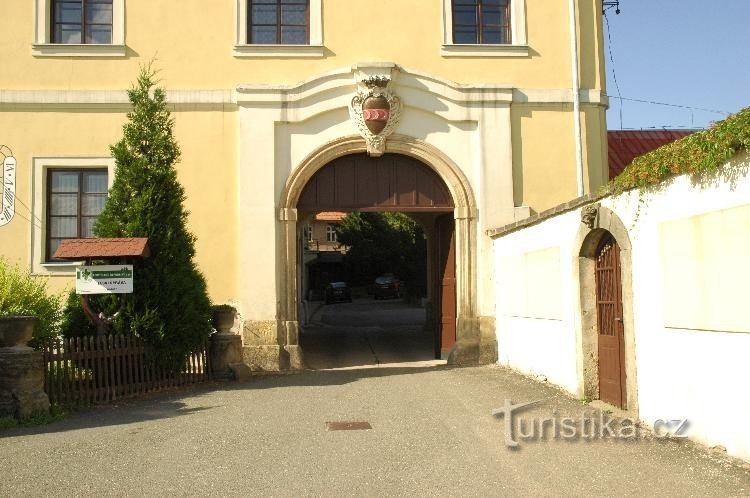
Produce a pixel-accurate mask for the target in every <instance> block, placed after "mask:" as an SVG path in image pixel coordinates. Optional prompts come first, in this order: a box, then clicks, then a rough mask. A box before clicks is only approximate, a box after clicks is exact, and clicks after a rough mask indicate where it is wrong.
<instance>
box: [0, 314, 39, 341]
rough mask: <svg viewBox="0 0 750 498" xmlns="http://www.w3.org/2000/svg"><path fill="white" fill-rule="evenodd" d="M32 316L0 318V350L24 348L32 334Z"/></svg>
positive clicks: (33, 322)
mask: <svg viewBox="0 0 750 498" xmlns="http://www.w3.org/2000/svg"><path fill="white" fill-rule="evenodd" d="M35 323H36V318H34V317H33V316H4V317H0V348H15V347H25V346H26V345H27V344H28V343H29V341H30V340H31V337H32V336H33V334H34V324H35Z"/></svg>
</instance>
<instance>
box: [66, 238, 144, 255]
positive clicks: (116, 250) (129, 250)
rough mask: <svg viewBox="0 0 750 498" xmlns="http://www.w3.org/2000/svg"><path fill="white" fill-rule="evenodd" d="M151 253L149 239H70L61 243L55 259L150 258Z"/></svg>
mask: <svg viewBox="0 0 750 498" xmlns="http://www.w3.org/2000/svg"><path fill="white" fill-rule="evenodd" d="M150 254H151V251H150V249H149V247H148V239H147V238H128V239H68V240H63V241H62V242H60V246H59V247H58V248H57V251H55V255H54V258H55V259H91V258H122V257H128V256H131V257H132V256H138V257H142V258H145V257H148V256H149V255H150Z"/></svg>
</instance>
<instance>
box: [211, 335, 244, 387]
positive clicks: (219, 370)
mask: <svg viewBox="0 0 750 498" xmlns="http://www.w3.org/2000/svg"><path fill="white" fill-rule="evenodd" d="M241 363H242V337H241V336H239V335H238V334H232V333H217V334H214V335H212V336H211V371H212V373H213V375H214V378H216V379H223V380H231V379H233V378H234V377H235V374H234V368H237V367H236V365H238V364H241ZM233 365H234V366H235V367H234V368H232V366H233Z"/></svg>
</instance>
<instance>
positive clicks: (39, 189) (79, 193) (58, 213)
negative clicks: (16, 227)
mask: <svg viewBox="0 0 750 498" xmlns="http://www.w3.org/2000/svg"><path fill="white" fill-rule="evenodd" d="M114 168H115V162H114V159H113V158H111V157H100V158H95V157H36V158H34V159H33V161H32V179H33V185H32V192H33V196H32V205H31V211H32V213H33V217H34V219H35V220H40V222H39V223H34V224H33V226H32V227H31V230H32V232H31V240H32V245H31V257H32V260H31V268H32V271H33V272H34V273H36V274H43V275H49V274H55V273H63V272H71V271H72V270H73V268H74V267H75V264H74V263H70V262H65V261H59V260H55V259H54V258H53V256H54V254H55V250H56V249H57V247H58V246H59V245H60V242H61V241H63V240H65V239H69V238H87V237H93V235H94V234H93V227H94V224H95V223H96V219H97V218H98V216H99V214H100V213H101V211H102V209H103V208H104V204H105V202H106V199H107V195H108V191H109V188H110V187H111V186H112V181H113V178H114Z"/></svg>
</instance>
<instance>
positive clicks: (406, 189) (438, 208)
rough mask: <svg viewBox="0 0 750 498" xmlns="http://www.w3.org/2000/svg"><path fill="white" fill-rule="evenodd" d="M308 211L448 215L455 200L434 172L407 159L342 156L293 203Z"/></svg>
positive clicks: (308, 184)
mask: <svg viewBox="0 0 750 498" xmlns="http://www.w3.org/2000/svg"><path fill="white" fill-rule="evenodd" d="M297 207H298V208H299V209H303V210H307V211H355V210H360V211H368V210H369V211H402V212H410V211H413V212H419V211H432V212H443V213H446V212H451V211H452V210H453V201H452V200H451V196H450V194H449V192H448V190H447V188H446V187H445V184H444V183H443V180H442V179H441V178H440V176H438V174H437V173H435V171H434V170H433V169H432V168H430V167H428V166H426V165H424V164H422V163H421V162H419V161H417V160H416V159H412V158H410V157H407V156H401V155H398V154H385V155H383V156H381V157H376V158H375V157H369V156H367V155H366V154H353V155H349V156H344V157H341V158H338V159H335V160H334V161H331V162H330V163H329V164H327V165H326V166H324V167H323V168H322V169H321V170H320V171H318V172H317V173H316V174H315V175H313V177H312V178H311V179H310V181H309V182H308V183H307V185H306V186H305V189H304V190H303V191H302V195H301V196H300V200H299V202H298V204H297Z"/></svg>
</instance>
